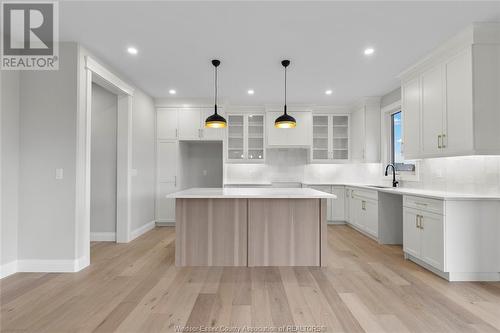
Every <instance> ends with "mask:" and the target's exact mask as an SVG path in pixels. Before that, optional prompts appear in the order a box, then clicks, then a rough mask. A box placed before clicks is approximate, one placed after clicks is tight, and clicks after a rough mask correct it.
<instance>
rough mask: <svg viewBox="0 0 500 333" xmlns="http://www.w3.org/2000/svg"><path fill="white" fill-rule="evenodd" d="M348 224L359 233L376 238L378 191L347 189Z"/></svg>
mask: <svg viewBox="0 0 500 333" xmlns="http://www.w3.org/2000/svg"><path fill="white" fill-rule="evenodd" d="M347 190H348V192H350V197H349V198H348V201H349V203H348V206H349V220H348V222H349V223H350V224H351V225H353V226H354V227H356V228H357V229H359V230H360V231H362V232H364V233H366V234H368V235H370V236H372V237H374V238H378V191H376V190H373V191H372V190H365V189H358V188H347Z"/></svg>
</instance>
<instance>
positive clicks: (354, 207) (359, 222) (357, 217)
mask: <svg viewBox="0 0 500 333" xmlns="http://www.w3.org/2000/svg"><path fill="white" fill-rule="evenodd" d="M350 204H351V223H352V224H353V225H355V226H356V227H358V228H360V229H363V230H364V223H363V218H364V216H363V215H364V214H363V209H362V208H361V205H362V200H361V199H359V198H356V197H355V198H352V199H351V203H350Z"/></svg>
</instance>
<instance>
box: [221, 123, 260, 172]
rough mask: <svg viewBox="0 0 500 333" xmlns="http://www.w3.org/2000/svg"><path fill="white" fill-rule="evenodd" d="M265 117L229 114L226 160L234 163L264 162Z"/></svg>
mask: <svg viewBox="0 0 500 333" xmlns="http://www.w3.org/2000/svg"><path fill="white" fill-rule="evenodd" d="M264 119H265V116H264V114H263V113H259V114H250V113H248V114H247V113H245V114H231V113H230V114H228V116H227V122H228V131H227V145H226V147H227V153H226V160H227V161H228V162H233V163H243V162H244V163H249V162H254V163H262V162H264V157H265V156H264V154H265V149H264V137H265V136H264V133H265V131H264V129H265V122H264Z"/></svg>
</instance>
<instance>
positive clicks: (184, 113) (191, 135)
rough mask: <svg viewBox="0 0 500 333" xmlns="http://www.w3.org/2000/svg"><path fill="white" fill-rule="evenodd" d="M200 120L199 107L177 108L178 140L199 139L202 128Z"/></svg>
mask: <svg viewBox="0 0 500 333" xmlns="http://www.w3.org/2000/svg"><path fill="white" fill-rule="evenodd" d="M200 122H201V110H200V109H179V140H199V139H200V138H201V133H200V131H201V128H202V127H201V123H200Z"/></svg>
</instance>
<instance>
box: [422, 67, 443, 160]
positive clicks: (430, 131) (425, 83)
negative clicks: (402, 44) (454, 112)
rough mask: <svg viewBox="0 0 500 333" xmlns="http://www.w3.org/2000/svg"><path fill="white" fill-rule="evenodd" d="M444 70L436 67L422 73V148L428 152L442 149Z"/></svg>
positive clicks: (432, 152) (436, 151)
mask: <svg viewBox="0 0 500 333" xmlns="http://www.w3.org/2000/svg"><path fill="white" fill-rule="evenodd" d="M443 94H444V92H443V70H442V66H437V67H434V68H432V69H430V70H428V71H427V72H425V73H424V74H423V75H422V144H423V145H422V150H423V152H424V153H426V154H435V153H438V152H439V151H440V148H439V147H438V136H439V135H442V134H443V110H444V103H443V102H444V98H443Z"/></svg>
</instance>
